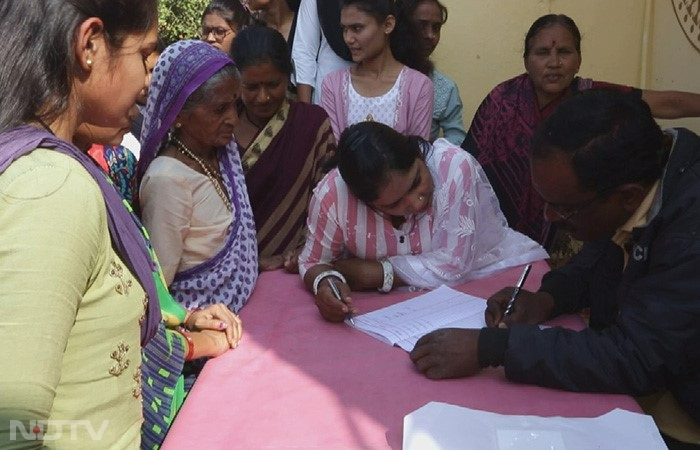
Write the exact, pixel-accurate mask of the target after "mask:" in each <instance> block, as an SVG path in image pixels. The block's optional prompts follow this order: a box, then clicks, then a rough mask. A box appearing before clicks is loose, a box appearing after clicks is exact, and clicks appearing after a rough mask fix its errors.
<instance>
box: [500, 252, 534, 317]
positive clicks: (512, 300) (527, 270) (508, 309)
mask: <svg viewBox="0 0 700 450" xmlns="http://www.w3.org/2000/svg"><path fill="white" fill-rule="evenodd" d="M531 267H532V264H528V265H527V266H525V270H523V274H522V275H520V279H519V280H518V284H517V286H515V289H514V290H513V294H511V296H510V300H508V306H506V311H505V312H504V313H503V316H504V317H505V316H509V315H510V313H512V312H513V305H515V298H516V297H517V296H518V294H519V293H520V289H522V288H523V284H525V280H526V279H527V274H529V273H530V268H531Z"/></svg>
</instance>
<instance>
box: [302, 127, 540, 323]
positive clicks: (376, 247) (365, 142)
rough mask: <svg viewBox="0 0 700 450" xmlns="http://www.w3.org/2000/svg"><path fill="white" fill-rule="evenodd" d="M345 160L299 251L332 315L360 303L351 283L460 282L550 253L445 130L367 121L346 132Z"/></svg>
mask: <svg viewBox="0 0 700 450" xmlns="http://www.w3.org/2000/svg"><path fill="white" fill-rule="evenodd" d="M337 162H338V167H337V169H334V170H332V171H331V172H329V174H328V175H327V176H326V177H325V178H324V179H323V180H321V182H320V183H319V185H318V186H317V187H316V189H315V190H314V196H313V197H312V199H311V204H310V205H309V219H308V227H309V232H308V238H307V241H306V246H305V247H304V250H303V252H302V253H301V256H300V258H299V269H300V272H301V275H302V277H303V279H304V283H305V284H306V287H307V288H308V289H309V290H310V291H311V292H313V294H314V297H315V301H316V305H317V307H318V308H319V310H320V312H321V315H322V316H323V317H324V318H325V319H326V320H329V321H340V320H342V319H343V318H344V317H345V315H346V314H347V313H348V311H350V310H351V309H352V303H351V300H350V291H351V290H364V289H379V291H380V292H389V291H390V290H391V289H392V288H393V287H394V286H402V285H411V286H415V287H419V288H435V287H438V286H440V285H441V284H448V285H456V284H459V283H464V282H466V281H469V280H473V279H476V278H481V277H485V276H488V275H490V274H492V273H495V272H496V271H499V270H502V269H504V268H507V267H512V266H516V265H519V264H525V263H528V262H532V261H535V260H540V259H543V258H546V257H547V254H546V252H545V251H544V250H543V249H542V248H541V247H540V246H539V245H538V244H537V243H535V242H534V241H532V240H531V239H529V238H527V237H526V236H523V235H522V234H520V233H517V232H515V231H513V230H511V229H510V228H508V227H507V225H506V222H505V218H504V217H503V214H502V213H501V211H500V209H499V207H498V201H497V199H496V197H495V196H494V194H493V189H491V186H490V185H489V183H488V180H487V179H486V177H485V175H484V174H483V171H482V170H481V167H480V166H479V164H478V163H477V162H476V161H475V160H474V158H472V157H471V156H470V155H469V154H467V153H466V152H463V151H462V150H461V149H460V148H459V147H456V146H454V145H452V144H450V143H449V142H448V141H446V140H444V139H438V140H437V141H436V142H435V143H434V144H430V143H428V142H426V141H425V140H423V139H421V138H419V137H417V136H405V135H402V134H401V133H399V132H397V131H395V130H393V129H392V128H390V127H388V126H386V125H383V124H379V123H376V122H362V123H358V124H355V125H352V126H350V127H349V128H348V129H347V130H346V131H345V132H343V134H342V136H341V138H340V141H339V143H338V150H337ZM328 280H334V281H335V282H336V283H337V286H338V288H339V289H340V293H341V295H342V297H343V299H344V300H345V303H346V304H345V305H344V304H342V303H341V302H339V301H338V300H337V299H336V298H335V297H334V296H333V294H332V291H331V288H330V284H329V282H328Z"/></svg>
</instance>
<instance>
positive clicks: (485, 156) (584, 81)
mask: <svg viewBox="0 0 700 450" xmlns="http://www.w3.org/2000/svg"><path fill="white" fill-rule="evenodd" d="M600 88H614V89H618V90H622V91H625V92H630V91H636V92H637V95H640V94H639V92H640V91H639V90H636V89H632V88H630V87H627V86H621V85H615V84H610V83H604V82H598V81H593V80H591V79H589V78H579V77H576V78H574V80H573V82H572V83H571V86H570V87H569V88H568V89H567V90H566V91H564V92H563V93H562V94H561V96H559V97H558V98H557V99H555V100H553V101H552V102H550V103H549V104H548V105H546V106H545V107H544V108H542V109H540V107H539V104H538V103H537V95H536V93H535V88H534V85H533V83H532V80H530V77H529V76H528V74H526V73H524V74H522V75H519V76H517V77H515V78H512V79H510V80H508V81H504V82H503V83H501V84H499V85H498V86H496V87H495V88H494V89H493V90H492V91H491V92H490V93H489V95H487V96H486V98H485V99H484V101H483V102H481V105H480V106H479V109H478V110H477V111H476V114H475V115H474V119H473V120H472V123H471V126H470V127H469V132H468V134H467V138H466V139H465V140H464V142H463V143H462V148H463V149H465V150H467V151H468V152H469V153H471V154H472V155H474V156H475V157H476V159H477V161H479V164H481V166H482V168H483V169H484V172H486V176H487V177H488V178H489V181H490V182H491V185H492V186H493V190H494V192H495V193H496V196H497V197H498V201H499V202H500V204H501V210H502V211H503V214H504V215H505V216H506V219H507V220H508V225H509V226H510V227H511V228H513V229H515V230H517V231H520V232H521V233H523V234H525V235H527V236H529V237H531V238H532V239H534V240H536V241H537V242H539V243H540V244H542V245H544V246H545V248H547V247H548V246H549V245H550V244H551V241H552V238H553V236H554V231H555V230H554V227H553V226H552V224H551V223H549V222H547V221H546V220H545V218H544V200H542V198H541V197H540V195H539V194H538V193H537V191H536V190H535V189H534V187H533V186H532V182H531V180H530V149H531V147H532V138H533V136H534V135H535V131H536V130H537V126H538V125H539V124H540V123H542V121H543V120H544V119H546V118H547V117H548V116H549V115H550V114H551V113H552V112H553V111H554V110H555V109H556V108H557V107H558V106H559V105H560V104H561V102H562V101H564V100H565V99H566V98H568V97H570V96H571V95H574V94H575V93H576V92H578V91H582V90H586V89H600Z"/></svg>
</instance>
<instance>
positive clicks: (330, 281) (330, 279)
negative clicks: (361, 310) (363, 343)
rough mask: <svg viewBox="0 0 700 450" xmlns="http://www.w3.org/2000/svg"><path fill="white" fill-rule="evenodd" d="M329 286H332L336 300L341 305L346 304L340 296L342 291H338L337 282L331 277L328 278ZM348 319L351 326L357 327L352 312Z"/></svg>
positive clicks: (349, 313)
mask: <svg viewBox="0 0 700 450" xmlns="http://www.w3.org/2000/svg"><path fill="white" fill-rule="evenodd" d="M328 284H330V285H331V291H333V295H334V296H335V298H337V299H338V301H339V302H340V303H343V304H345V302H344V301H343V298H342V297H341V296H340V291H339V290H338V286H336V285H335V281H333V279H332V278H330V277H329V278H328ZM347 317H348V320H349V321H350V325H355V321H354V320H353V318H352V313H351V312H348V316H347Z"/></svg>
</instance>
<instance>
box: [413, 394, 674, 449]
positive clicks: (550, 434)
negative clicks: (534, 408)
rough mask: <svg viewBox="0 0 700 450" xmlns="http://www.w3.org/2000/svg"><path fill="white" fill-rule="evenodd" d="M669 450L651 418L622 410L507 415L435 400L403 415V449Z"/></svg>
mask: <svg viewBox="0 0 700 450" xmlns="http://www.w3.org/2000/svg"><path fill="white" fill-rule="evenodd" d="M621 448H630V449H632V448H633V449H635V450H659V449H666V445H665V444H664V441H663V439H662V438H661V435H660V434H659V431H658V429H657V428H656V425H654V421H653V420H652V418H651V417H649V416H646V415H644V414H637V413H633V412H629V411H625V410H622V409H615V410H613V411H610V412H609V413H606V414H603V415H602V416H599V417H593V418H567V417H539V416H515V415H502V414H496V413H491V412H486V411H479V410H475V409H469V408H463V407H461V406H455V405H449V404H447V403H438V402H430V403H428V404H427V405H425V406H423V407H422V408H419V409H417V410H415V411H413V412H412V413H411V414H409V415H407V416H406V417H404V421H403V450H450V449H460V450H470V449H474V450H540V449H546V450H589V449H600V450H618V449H621Z"/></svg>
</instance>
